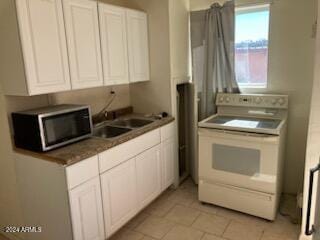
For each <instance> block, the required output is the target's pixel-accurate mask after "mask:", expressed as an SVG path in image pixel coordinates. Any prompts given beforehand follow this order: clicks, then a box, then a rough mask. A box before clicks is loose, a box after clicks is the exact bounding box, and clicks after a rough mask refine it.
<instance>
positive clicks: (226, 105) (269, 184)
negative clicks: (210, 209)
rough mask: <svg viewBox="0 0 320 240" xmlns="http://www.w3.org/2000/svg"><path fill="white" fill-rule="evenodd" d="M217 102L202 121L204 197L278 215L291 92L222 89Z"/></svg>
mask: <svg viewBox="0 0 320 240" xmlns="http://www.w3.org/2000/svg"><path fill="white" fill-rule="evenodd" d="M216 104H217V108H218V112H217V114H216V115H213V116H211V117H209V118H207V119H205V120H203V121H201V122H200V123H199V200H200V201H203V202H208V203H212V204H216V205H219V206H223V207H227V208H231V209H234V210H238V211H242V212H245V213H248V214H252V215H255V216H259V217H262V218H266V219H269V220H274V219H275V216H276V212H277V208H278V205H279V199H280V194H281V185H282V166H283V160H284V149H285V147H284V142H285V135H286V121H287V108H288V96H285V95H265V94H254V95H253V94H250V95H249V94H218V95H217V99H216Z"/></svg>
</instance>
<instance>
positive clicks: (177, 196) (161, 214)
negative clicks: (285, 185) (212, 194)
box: [110, 179, 300, 240]
mask: <svg viewBox="0 0 320 240" xmlns="http://www.w3.org/2000/svg"><path fill="white" fill-rule="evenodd" d="M299 231H300V226H299V225H297V224H292V223H291V221H290V220H289V218H286V217H284V216H281V215H280V214H279V215H278V216H277V219H276V220H275V221H274V222H270V221H267V220H263V219H260V218H256V217H253V216H249V215H246V214H242V213H239V212H236V211H232V210H228V209H225V208H221V207H217V206H213V205H209V204H201V203H200V202H199V201H198V200H197V187H196V186H195V185H194V184H193V182H192V181H191V180H190V179H187V180H186V181H185V182H184V183H183V184H182V185H181V186H180V187H179V188H178V189H177V190H167V191H166V192H164V193H163V194H162V195H161V196H160V197H159V198H157V199H156V200H155V201H154V202H153V203H151V204H150V205H149V206H148V207H147V208H146V209H145V210H143V211H142V212H141V213H140V214H138V215H137V216H136V217H135V218H134V219H132V220H131V221H130V222H129V223H127V224H126V225H125V226H124V227H123V228H122V229H120V230H119V231H118V232H117V233H116V234H114V235H113V236H112V237H111V239H110V240H157V239H161V240H297V239H298V234H299Z"/></svg>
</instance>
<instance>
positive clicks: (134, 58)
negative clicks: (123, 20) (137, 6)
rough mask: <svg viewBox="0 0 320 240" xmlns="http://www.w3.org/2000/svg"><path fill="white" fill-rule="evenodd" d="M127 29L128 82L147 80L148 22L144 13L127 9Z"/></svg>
mask: <svg viewBox="0 0 320 240" xmlns="http://www.w3.org/2000/svg"><path fill="white" fill-rule="evenodd" d="M127 29H128V47H129V69H130V82H139V81H147V80H149V79H150V77H149V43H148V23H147V15H146V13H144V12H139V11H135V10H127ZM160 31H161V30H160Z"/></svg>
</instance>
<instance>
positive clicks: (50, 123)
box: [43, 110, 91, 146]
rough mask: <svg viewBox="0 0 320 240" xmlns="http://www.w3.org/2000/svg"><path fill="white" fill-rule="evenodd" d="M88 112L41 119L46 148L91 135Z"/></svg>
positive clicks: (81, 111) (82, 111)
mask: <svg viewBox="0 0 320 240" xmlns="http://www.w3.org/2000/svg"><path fill="white" fill-rule="evenodd" d="M89 117H90V116H89V112H88V110H80V111H76V112H71V113H66V114H60V115H56V116H53V117H47V118H45V119H43V129H44V135H45V141H46V145H47V146H51V145H55V144H58V143H62V142H65V141H68V140H71V139H74V138H77V137H80V136H83V135H87V134H90V133H91V126H90V119H89Z"/></svg>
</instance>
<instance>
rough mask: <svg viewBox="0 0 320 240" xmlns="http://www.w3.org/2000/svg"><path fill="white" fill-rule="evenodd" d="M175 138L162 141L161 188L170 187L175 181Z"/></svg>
mask: <svg viewBox="0 0 320 240" xmlns="http://www.w3.org/2000/svg"><path fill="white" fill-rule="evenodd" d="M174 159H175V147H174V138H173V137H171V138H168V139H166V140H165V141H163V142H161V176H162V179H161V180H162V183H161V190H162V191H163V190H165V189H166V188H168V187H169V186H170V185H171V184H172V183H173V181H174Z"/></svg>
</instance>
